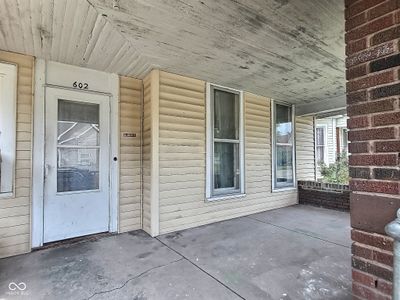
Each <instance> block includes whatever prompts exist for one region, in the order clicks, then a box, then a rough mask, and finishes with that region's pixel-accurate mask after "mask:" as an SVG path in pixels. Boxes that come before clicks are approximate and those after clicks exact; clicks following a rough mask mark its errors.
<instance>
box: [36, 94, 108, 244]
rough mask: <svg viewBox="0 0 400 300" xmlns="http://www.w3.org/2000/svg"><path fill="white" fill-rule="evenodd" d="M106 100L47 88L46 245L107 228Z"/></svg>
mask: <svg viewBox="0 0 400 300" xmlns="http://www.w3.org/2000/svg"><path fill="white" fill-rule="evenodd" d="M109 100H110V99H109V97H107V96H105V95H98V94H91V93H87V92H80V91H71V90H64V89H57V88H46V147H45V151H46V152H45V199H44V242H45V243H46V242H51V241H57V240H63V239H67V238H72V237H77V236H83V235H88V234H93V233H99V232H106V231H109V220H110V209H109V206H110V205H109V202H110V201H109V198H110V188H109V173H110V170H109V166H110V163H109V147H110V142H109V116H110V106H109Z"/></svg>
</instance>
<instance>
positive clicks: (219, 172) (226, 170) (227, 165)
mask: <svg viewBox="0 0 400 300" xmlns="http://www.w3.org/2000/svg"><path fill="white" fill-rule="evenodd" d="M238 158H239V144H235V143H214V188H215V189H225V188H232V189H239V164H238V160H239V159H238Z"/></svg>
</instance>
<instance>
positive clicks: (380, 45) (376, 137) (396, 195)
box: [345, 0, 400, 300]
mask: <svg viewBox="0 0 400 300" xmlns="http://www.w3.org/2000/svg"><path fill="white" fill-rule="evenodd" d="M345 19H346V21H345V31H346V34H345V42H346V56H347V58H346V79H347V84H346V91H347V115H348V117H349V120H348V128H349V141H350V145H349V152H350V154H351V156H350V158H349V166H350V169H349V171H350V177H351V180H350V189H351V196H350V211H351V213H350V214H351V226H352V228H353V229H352V233H351V236H352V240H353V245H352V254H353V256H352V267H353V272H352V277H353V295H354V298H355V299H358V300H367V299H392V298H391V297H392V293H393V292H395V291H394V290H396V289H398V287H397V286H396V287H394V283H395V282H396V280H397V282H396V284H397V283H398V281H399V277H397V276H398V275H397V274H398V273H396V272H398V270H399V263H400V262H399V260H398V259H397V260H395V261H394V262H393V257H394V256H393V248H394V244H396V246H395V251H396V252H397V253H398V252H399V246H398V241H396V242H394V241H393V239H392V237H393V234H392V233H391V232H392V231H390V235H391V236H392V237H390V236H388V235H387V234H386V232H385V226H386V225H387V224H388V223H390V222H391V221H393V219H395V217H396V212H397V210H398V209H399V208H400V168H399V166H400V99H399V98H400V97H399V96H400V80H399V72H400V51H399V39H400V1H396V0H345ZM392 227H393V225H390V226H389V227H388V228H389V229H391V228H392ZM396 236H397V235H396ZM396 291H397V290H396ZM397 296H398V295H397ZM393 299H399V298H393Z"/></svg>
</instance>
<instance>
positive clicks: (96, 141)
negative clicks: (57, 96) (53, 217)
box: [57, 100, 100, 193]
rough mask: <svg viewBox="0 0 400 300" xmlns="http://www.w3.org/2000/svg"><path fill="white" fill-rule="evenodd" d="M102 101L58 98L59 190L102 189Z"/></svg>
mask: <svg viewBox="0 0 400 300" xmlns="http://www.w3.org/2000/svg"><path fill="white" fill-rule="evenodd" d="M99 155H100V126H99V105H98V104H88V103H78V102H73V101H66V100H59V101H58V137H57V192H59V193H61V192H72V191H87V190H97V189H99Z"/></svg>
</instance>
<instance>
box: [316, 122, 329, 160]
mask: <svg viewBox="0 0 400 300" xmlns="http://www.w3.org/2000/svg"><path fill="white" fill-rule="evenodd" d="M318 128H322V130H323V131H324V145H323V146H324V163H325V164H328V162H329V158H328V125H327V124H318V125H317V126H315V165H316V166H317V167H318V163H319V161H318V159H317V148H318V145H317V129H318Z"/></svg>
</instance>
